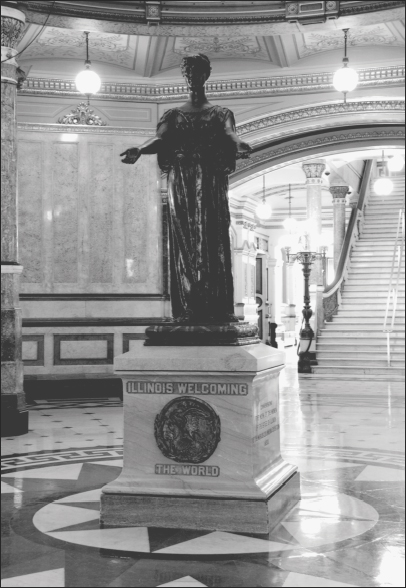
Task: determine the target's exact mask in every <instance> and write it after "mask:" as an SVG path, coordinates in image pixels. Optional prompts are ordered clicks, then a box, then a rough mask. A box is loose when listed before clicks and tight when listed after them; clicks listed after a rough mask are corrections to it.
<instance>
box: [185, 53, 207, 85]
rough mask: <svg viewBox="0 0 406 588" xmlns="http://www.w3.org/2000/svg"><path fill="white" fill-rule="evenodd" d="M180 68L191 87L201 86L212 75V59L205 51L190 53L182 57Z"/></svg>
mask: <svg viewBox="0 0 406 588" xmlns="http://www.w3.org/2000/svg"><path fill="white" fill-rule="evenodd" d="M180 70H181V72H182V75H183V77H184V78H185V80H186V83H187V85H188V86H189V88H190V89H197V88H201V87H203V86H204V84H205V82H206V80H208V79H209V77H210V73H211V65H210V60H209V58H208V57H206V55H203V53H197V54H196V55H188V56H187V57H184V58H183V59H182V63H181V65H180Z"/></svg>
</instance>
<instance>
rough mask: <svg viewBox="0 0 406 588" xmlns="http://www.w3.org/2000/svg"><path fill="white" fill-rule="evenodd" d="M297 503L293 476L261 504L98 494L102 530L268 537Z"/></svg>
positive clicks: (296, 476)
mask: <svg viewBox="0 0 406 588" xmlns="http://www.w3.org/2000/svg"><path fill="white" fill-rule="evenodd" d="M298 500H300V478H299V474H298V473H295V474H293V476H292V477H291V478H290V479H289V480H287V481H286V482H285V483H284V484H283V485H282V486H281V487H280V488H279V489H278V490H277V491H276V492H275V493H274V494H272V495H271V496H269V497H268V498H267V499H264V500H249V499H247V500H235V499H232V498H220V499H216V498H207V497H202V498H200V497H192V496H191V497H184V496H182V497H169V496H136V495H129V494H102V498H101V514H100V521H101V526H102V527H117V526H119V527H158V528H169V529H176V528H179V527H180V528H182V529H198V530H200V531H229V532H235V533H238V532H244V533H254V534H258V535H260V534H261V535H268V534H269V533H270V532H271V531H272V529H273V528H274V527H276V525H278V524H279V523H280V521H281V520H282V519H284V518H285V517H286V515H287V514H288V513H289V511H290V510H291V509H292V508H293V507H294V506H295V505H296V504H297V502H298Z"/></svg>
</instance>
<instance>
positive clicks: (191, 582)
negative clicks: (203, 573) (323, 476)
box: [157, 576, 206, 588]
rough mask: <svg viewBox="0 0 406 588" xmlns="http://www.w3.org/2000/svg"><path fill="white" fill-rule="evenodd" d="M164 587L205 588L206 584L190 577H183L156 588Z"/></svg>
mask: <svg viewBox="0 0 406 588" xmlns="http://www.w3.org/2000/svg"><path fill="white" fill-rule="evenodd" d="M164 586H168V587H169V586H173V588H176V587H179V588H186V587H190V588H195V587H196V588H197V587H198V586H206V584H201V583H200V582H198V581H197V580H195V579H194V578H192V577H191V576H185V577H184V578H179V580H174V581H173V582H168V583H167V584H160V585H159V586H158V587H157V588H164Z"/></svg>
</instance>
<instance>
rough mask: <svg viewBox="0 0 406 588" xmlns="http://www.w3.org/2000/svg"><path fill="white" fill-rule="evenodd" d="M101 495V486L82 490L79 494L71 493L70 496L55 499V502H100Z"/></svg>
mask: <svg viewBox="0 0 406 588" xmlns="http://www.w3.org/2000/svg"><path fill="white" fill-rule="evenodd" d="M100 495H101V488H96V490H88V491H87V492H80V493H78V494H71V495H69V496H65V498H60V499H59V500H55V504H59V503H62V502H69V503H71V502H99V501H100Z"/></svg>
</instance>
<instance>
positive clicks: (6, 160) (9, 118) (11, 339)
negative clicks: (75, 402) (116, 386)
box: [1, 3, 28, 436]
mask: <svg viewBox="0 0 406 588" xmlns="http://www.w3.org/2000/svg"><path fill="white" fill-rule="evenodd" d="M16 5H17V3H16ZM24 27H25V15H24V13H23V12H21V11H20V10H17V9H16V8H12V7H10V6H2V7H1V30H2V33H1V41H2V46H1V59H2V64H1V121H2V123H1V124H2V131H1V413H2V414H1V428H2V431H1V432H2V435H3V436H4V435H21V434H24V433H26V432H27V431H28V412H27V411H26V409H25V399H24V392H23V363H22V358H21V341H22V336H21V328H22V325H21V322H22V321H21V309H20V307H19V306H20V305H19V286H20V283H19V277H20V274H21V271H22V269H23V268H22V266H21V265H19V263H18V241H17V143H16V133H17V126H16V113H15V110H16V91H17V82H18V76H17V62H16V60H15V56H16V54H17V49H16V47H17V44H18V42H19V40H20V38H21V36H22V33H23V31H24Z"/></svg>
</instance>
